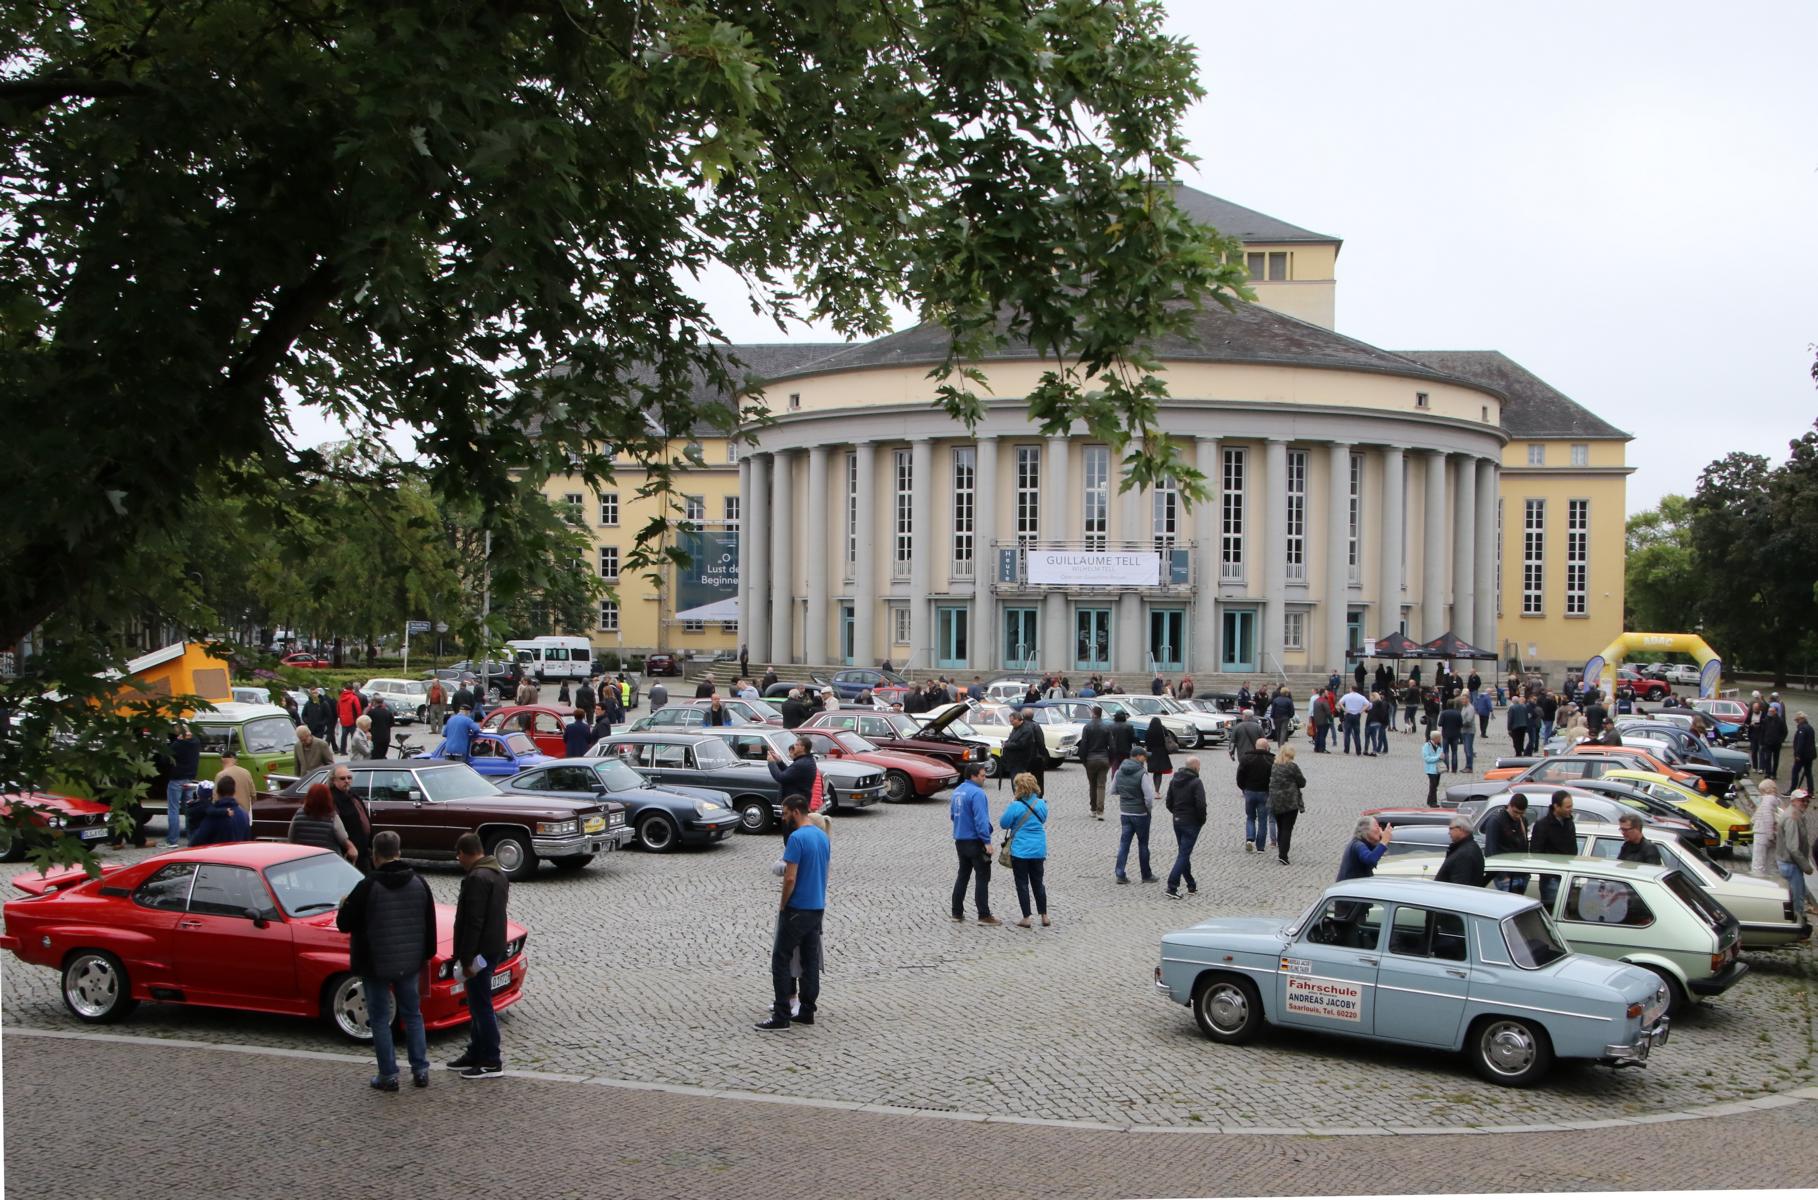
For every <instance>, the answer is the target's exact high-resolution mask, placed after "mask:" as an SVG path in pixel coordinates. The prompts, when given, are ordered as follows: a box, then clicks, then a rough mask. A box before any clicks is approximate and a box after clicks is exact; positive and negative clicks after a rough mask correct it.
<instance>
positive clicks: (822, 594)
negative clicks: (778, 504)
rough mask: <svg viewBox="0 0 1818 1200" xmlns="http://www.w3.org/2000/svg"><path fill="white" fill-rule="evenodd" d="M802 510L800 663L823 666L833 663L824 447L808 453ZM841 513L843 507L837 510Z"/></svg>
mask: <svg viewBox="0 0 1818 1200" xmlns="http://www.w3.org/2000/svg"><path fill="white" fill-rule="evenodd" d="M805 500H806V503H805V504H804V506H803V507H805V508H806V509H807V510H808V544H807V546H805V547H804V548H803V559H804V560H805V564H804V565H806V567H807V568H808V620H807V626H806V628H804V629H803V630H802V661H803V662H809V663H824V662H830V661H832V660H833V659H834V657H835V656H834V655H832V654H830V653H829V652H828V649H827V640H828V639H827V629H828V626H827V560H828V558H829V555H830V552H829V550H828V548H827V511H828V509H830V508H832V507H833V501H832V500H831V499H830V498H829V497H828V495H827V447H825V446H811V447H809V449H808V495H807V496H806V497H805ZM840 511H841V512H844V511H845V506H844V505H842V506H841V507H840Z"/></svg>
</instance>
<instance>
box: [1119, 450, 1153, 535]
mask: <svg viewBox="0 0 1818 1200" xmlns="http://www.w3.org/2000/svg"><path fill="white" fill-rule="evenodd" d="M1142 448H1143V440H1142V439H1141V438H1140V437H1133V438H1131V439H1130V444H1129V445H1128V446H1126V447H1125V448H1124V453H1126V454H1129V453H1132V452H1134V451H1138V450H1141V449H1142ZM1111 453H1112V454H1113V455H1116V453H1117V451H1116V450H1115V449H1113V450H1112V452H1111ZM1123 478H1124V468H1123V464H1122V463H1120V462H1118V461H1117V460H1116V458H1115V457H1113V459H1112V461H1111V480H1110V488H1111V490H1112V492H1113V493H1115V492H1116V491H1117V489H1118V487H1120V486H1121V485H1122V483H1123ZM1117 505H1118V508H1119V510H1120V511H1121V512H1122V513H1123V521H1122V524H1123V530H1122V533H1121V535H1120V536H1121V538H1122V540H1123V541H1125V542H1128V543H1132V544H1140V543H1146V542H1147V541H1148V540H1149V537H1150V534H1151V532H1152V531H1153V527H1154V525H1153V521H1152V519H1151V517H1150V513H1149V505H1148V496H1147V495H1146V494H1145V493H1144V492H1143V490H1142V489H1141V488H1131V489H1130V490H1129V491H1127V492H1125V493H1123V495H1122V496H1120V497H1119V498H1118V500H1117ZM1111 540H1112V541H1117V540H1118V538H1115V537H1114V538H1112V539H1111Z"/></svg>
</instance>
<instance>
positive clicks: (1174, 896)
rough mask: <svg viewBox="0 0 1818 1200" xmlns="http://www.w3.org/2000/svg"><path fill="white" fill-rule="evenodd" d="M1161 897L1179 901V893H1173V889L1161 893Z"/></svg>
mask: <svg viewBox="0 0 1818 1200" xmlns="http://www.w3.org/2000/svg"><path fill="white" fill-rule="evenodd" d="M1162 895H1164V896H1166V897H1167V898H1168V899H1170V900H1179V899H1180V893H1179V892H1177V891H1175V890H1174V889H1173V888H1169V889H1167V890H1166V891H1164V892H1163V893H1162Z"/></svg>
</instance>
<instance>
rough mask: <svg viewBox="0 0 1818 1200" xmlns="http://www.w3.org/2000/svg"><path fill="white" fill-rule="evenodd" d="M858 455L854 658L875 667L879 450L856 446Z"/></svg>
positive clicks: (853, 560) (853, 614)
mask: <svg viewBox="0 0 1818 1200" xmlns="http://www.w3.org/2000/svg"><path fill="white" fill-rule="evenodd" d="M852 449H853V452H854V453H855V454H857V455H858V505H857V514H858V515H857V520H856V521H855V522H854V524H855V525H856V526H857V527H858V536H857V538H855V539H854V543H855V545H854V554H853V556H852V657H853V660H854V662H855V663H856V665H858V666H861V667H875V666H877V664H878V662H879V661H880V655H879V654H878V652H877V544H878V529H877V447H876V446H874V445H873V444H872V443H870V442H859V443H857V444H856V445H854V446H853V448H852Z"/></svg>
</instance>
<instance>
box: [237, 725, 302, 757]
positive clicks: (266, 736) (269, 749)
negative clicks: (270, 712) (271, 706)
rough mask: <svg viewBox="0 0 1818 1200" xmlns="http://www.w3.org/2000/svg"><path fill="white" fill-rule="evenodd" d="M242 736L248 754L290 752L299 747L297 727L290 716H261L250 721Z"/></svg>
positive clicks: (242, 731)
mask: <svg viewBox="0 0 1818 1200" xmlns="http://www.w3.org/2000/svg"><path fill="white" fill-rule="evenodd" d="M240 736H241V737H243V738H245V739H246V752H247V753H248V754H289V753H290V752H291V751H292V750H294V749H296V747H297V727H296V726H295V725H292V724H291V723H290V719H289V718H288V717H261V718H260V719H259V720H257V721H248V722H247V723H246V726H245V728H243V729H242V730H241V731H240Z"/></svg>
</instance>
